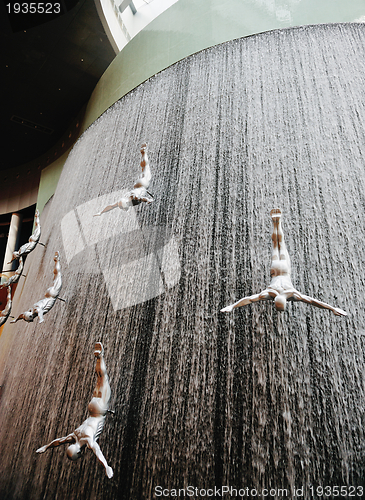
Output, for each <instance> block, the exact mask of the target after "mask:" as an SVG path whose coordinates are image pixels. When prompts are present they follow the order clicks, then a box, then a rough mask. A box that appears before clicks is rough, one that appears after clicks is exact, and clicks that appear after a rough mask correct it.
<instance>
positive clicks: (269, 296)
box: [221, 208, 347, 316]
mask: <svg viewBox="0 0 365 500" xmlns="http://www.w3.org/2000/svg"><path fill="white" fill-rule="evenodd" d="M270 215H271V217H272V221H273V224H274V231H273V234H272V244H273V249H272V262H271V269H270V275H271V283H270V285H269V286H268V287H267V288H266V289H265V290H263V291H262V292H261V293H257V294H255V295H251V296H249V297H244V298H243V299H241V300H239V301H238V302H235V303H234V304H232V305H230V306H227V307H225V308H223V309H221V312H229V311H232V309H234V308H235V307H241V306H246V305H248V304H251V303H252V302H258V301H260V300H273V301H274V304H275V307H276V309H277V310H278V311H285V308H286V304H287V302H288V301H302V302H306V303H307V304H310V305H312V306H316V307H320V308H322V309H329V310H330V311H332V312H333V313H334V314H335V315H336V316H347V313H346V312H345V311H343V310H342V309H339V308H336V307H333V306H330V305H329V304H326V303H325V302H321V301H320V300H317V299H313V298H312V297H308V296H307V295H304V294H302V293H300V292H298V290H296V289H295V288H294V286H293V284H292V282H291V277H290V273H291V265H290V257H289V253H288V250H287V248H286V245H285V241H284V233H283V230H282V227H281V211H280V210H279V209H278V208H277V209H274V210H271V212H270Z"/></svg>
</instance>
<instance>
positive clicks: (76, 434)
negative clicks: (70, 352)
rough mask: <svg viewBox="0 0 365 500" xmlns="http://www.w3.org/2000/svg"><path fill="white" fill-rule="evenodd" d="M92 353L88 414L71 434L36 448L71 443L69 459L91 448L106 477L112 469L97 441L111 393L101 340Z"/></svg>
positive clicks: (110, 476)
mask: <svg viewBox="0 0 365 500" xmlns="http://www.w3.org/2000/svg"><path fill="white" fill-rule="evenodd" d="M94 355H95V356H96V365H95V372H96V375H97V381H96V386H95V389H94V392H93V397H92V399H91V401H90V403H89V405H88V411H89V414H90V416H89V417H88V418H87V419H86V420H85V421H84V422H83V423H82V424H81V425H80V426H79V427H78V428H77V429H75V430H74V431H73V432H71V434H69V435H68V436H65V437H61V438H57V439H54V440H53V441H51V442H50V443H49V444H46V445H45V446H42V447H41V448H38V450H36V452H37V453H44V452H45V451H47V450H48V449H49V448H55V447H57V446H60V445H62V444H66V443H71V444H70V446H69V447H68V448H67V450H66V454H67V457H68V458H69V459H70V460H77V459H78V458H80V457H81V455H82V453H83V452H84V451H85V449H86V448H89V449H90V450H92V451H93V452H94V454H95V456H96V458H97V459H98V460H99V462H100V463H101V464H102V465H103V466H104V468H105V473H106V475H107V476H108V478H109V479H110V478H112V477H113V469H112V468H111V467H109V465H108V463H107V461H106V459H105V457H104V455H103V453H102V451H101V449H100V446H99V445H98V443H97V439H98V438H99V436H100V434H101V431H102V430H103V427H104V422H105V417H106V415H107V413H108V411H109V409H108V408H109V400H110V395H111V390H110V385H109V378H108V374H107V371H106V365H105V361H104V348H103V345H102V344H101V342H97V343H96V344H95V349H94Z"/></svg>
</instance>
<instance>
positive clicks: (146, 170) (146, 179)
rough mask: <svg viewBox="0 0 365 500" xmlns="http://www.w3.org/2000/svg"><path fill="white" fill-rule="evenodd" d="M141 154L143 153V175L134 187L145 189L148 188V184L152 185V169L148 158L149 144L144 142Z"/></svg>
mask: <svg viewBox="0 0 365 500" xmlns="http://www.w3.org/2000/svg"><path fill="white" fill-rule="evenodd" d="M141 155H142V160H141V167H142V175H141V177H140V178H139V179H138V180H137V182H136V183H135V185H134V187H135V188H138V187H144V188H145V189H148V186H149V185H150V182H151V177H152V175H151V169H150V162H149V160H148V156H147V145H146V144H142V146H141Z"/></svg>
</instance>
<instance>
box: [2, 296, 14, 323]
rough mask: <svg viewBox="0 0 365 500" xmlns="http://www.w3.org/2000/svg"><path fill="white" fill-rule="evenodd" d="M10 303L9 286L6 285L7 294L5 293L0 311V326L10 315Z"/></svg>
mask: <svg viewBox="0 0 365 500" xmlns="http://www.w3.org/2000/svg"><path fill="white" fill-rule="evenodd" d="M11 305H12V300H11V286H8V295H7V300H6V306H5V308H4V309H3V310H2V311H1V312H0V326H3V324H4V323H5V322H6V320H7V319H8V317H9V316H10V312H11Z"/></svg>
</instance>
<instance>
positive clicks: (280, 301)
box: [274, 295, 286, 311]
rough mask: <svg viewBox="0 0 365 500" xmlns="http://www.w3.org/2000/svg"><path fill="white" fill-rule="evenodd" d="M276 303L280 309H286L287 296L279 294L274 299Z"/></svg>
mask: <svg viewBox="0 0 365 500" xmlns="http://www.w3.org/2000/svg"><path fill="white" fill-rule="evenodd" d="M274 304H275V307H276V309H277V310H278V311H285V308H286V298H285V297H284V296H283V295H277V296H276V297H275V299H274Z"/></svg>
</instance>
